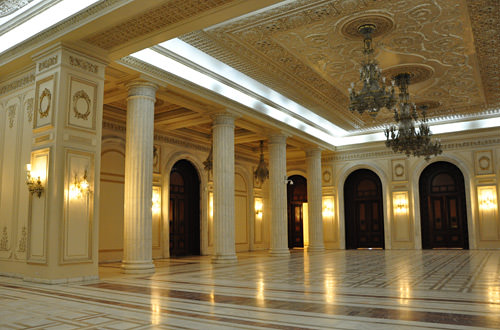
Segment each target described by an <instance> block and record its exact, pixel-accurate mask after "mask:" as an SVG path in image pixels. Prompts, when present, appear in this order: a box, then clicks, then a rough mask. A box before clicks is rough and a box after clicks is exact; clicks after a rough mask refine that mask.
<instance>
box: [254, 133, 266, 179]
mask: <svg viewBox="0 0 500 330" xmlns="http://www.w3.org/2000/svg"><path fill="white" fill-rule="evenodd" d="M253 175H254V178H255V181H256V182H257V183H258V184H262V183H264V181H265V180H266V179H268V178H269V170H268V169H267V165H266V162H265V161H264V141H260V159H259V165H258V166H257V169H256V170H255V172H254V173H253Z"/></svg>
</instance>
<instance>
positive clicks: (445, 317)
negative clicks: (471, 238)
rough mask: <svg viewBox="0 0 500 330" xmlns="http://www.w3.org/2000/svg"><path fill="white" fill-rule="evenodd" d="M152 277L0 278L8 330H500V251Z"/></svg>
mask: <svg viewBox="0 0 500 330" xmlns="http://www.w3.org/2000/svg"><path fill="white" fill-rule="evenodd" d="M156 267H157V268H156V269H157V271H156V273H155V274H154V275H147V276H146V275H124V274H121V273H120V265H119V264H104V265H102V266H101V267H100V278H101V279H100V280H99V281H94V282H85V283H72V284H65V285H43V284H34V283H28V282H23V281H22V280H20V279H14V278H8V277H0V329H28V328H29V329H263V328H269V329H481V328H494V329H495V328H496V329H499V328H500V251H494V250H491V251H489V250H488V251H484V250H483V251H476V250H471V251H460V250H433V251H395V250H393V251H381V250H373V251H368V250H360V251H326V252H324V253H307V252H304V251H303V250H294V251H293V252H292V254H291V256H290V257H287V258H276V257H271V256H268V254H267V253H266V252H252V253H242V254H238V263H237V264H233V265H220V264H212V263H211V260H210V257H189V258H180V259H166V260H158V261H156Z"/></svg>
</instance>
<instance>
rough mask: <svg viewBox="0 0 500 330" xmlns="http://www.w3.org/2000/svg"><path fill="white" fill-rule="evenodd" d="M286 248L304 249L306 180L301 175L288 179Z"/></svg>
mask: <svg viewBox="0 0 500 330" xmlns="http://www.w3.org/2000/svg"><path fill="white" fill-rule="evenodd" d="M288 180H291V182H290V183H289V184H288V185H287V199H288V248H289V249H293V248H294V247H304V225H303V224H304V206H303V204H304V203H307V180H306V178H304V177H303V176H301V175H292V176H291V177H289V178H288Z"/></svg>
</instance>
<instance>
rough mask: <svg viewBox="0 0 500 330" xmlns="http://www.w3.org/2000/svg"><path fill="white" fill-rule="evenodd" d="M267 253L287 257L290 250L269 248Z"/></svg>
mask: <svg viewBox="0 0 500 330" xmlns="http://www.w3.org/2000/svg"><path fill="white" fill-rule="evenodd" d="M269 255H270V256H272V257H288V256H290V250H288V249H287V248H282V249H271V250H269Z"/></svg>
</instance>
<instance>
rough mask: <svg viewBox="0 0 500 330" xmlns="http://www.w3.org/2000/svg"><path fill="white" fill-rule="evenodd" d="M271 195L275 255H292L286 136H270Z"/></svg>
mask: <svg viewBox="0 0 500 330" xmlns="http://www.w3.org/2000/svg"><path fill="white" fill-rule="evenodd" d="M269 193H270V194H269V197H270V204H271V217H270V219H271V237H270V240H271V242H270V243H271V246H270V249H269V253H270V254H271V255H273V256H287V255H290V251H289V250H288V222H287V199H286V136H285V135H272V136H270V137H269Z"/></svg>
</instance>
